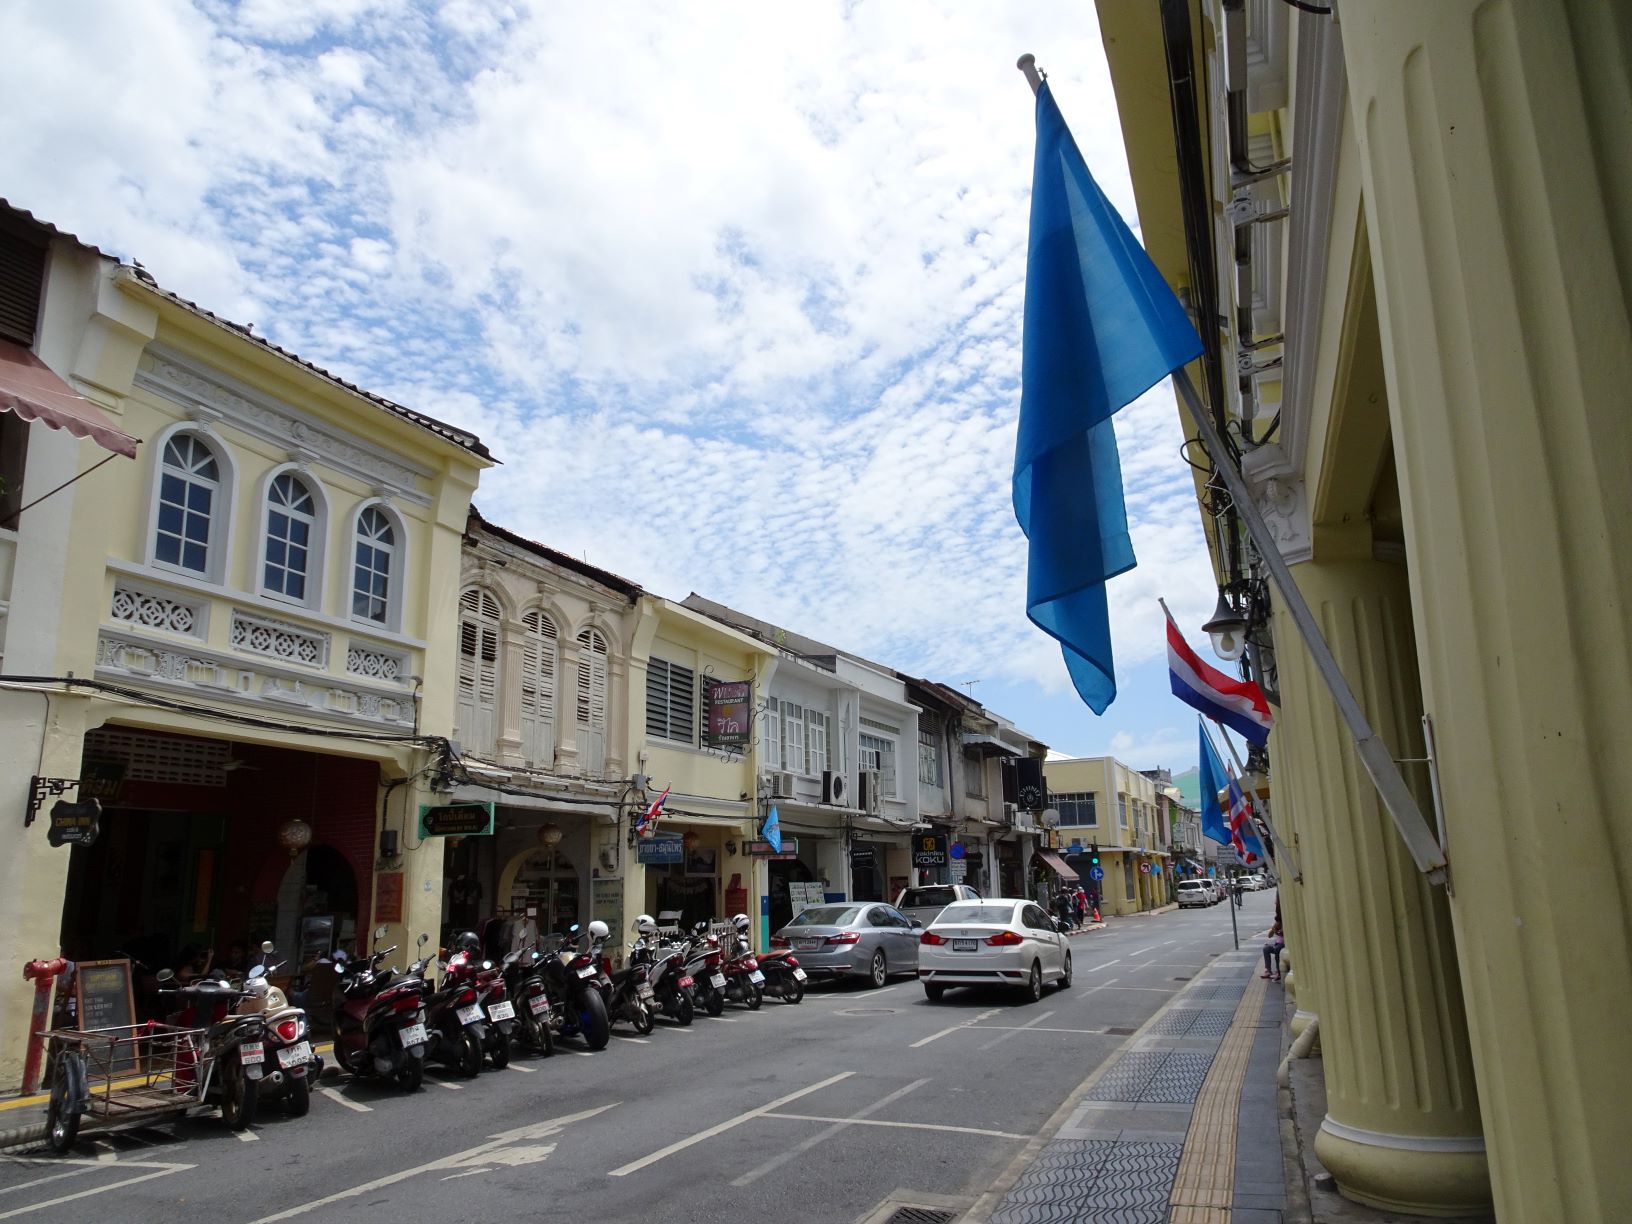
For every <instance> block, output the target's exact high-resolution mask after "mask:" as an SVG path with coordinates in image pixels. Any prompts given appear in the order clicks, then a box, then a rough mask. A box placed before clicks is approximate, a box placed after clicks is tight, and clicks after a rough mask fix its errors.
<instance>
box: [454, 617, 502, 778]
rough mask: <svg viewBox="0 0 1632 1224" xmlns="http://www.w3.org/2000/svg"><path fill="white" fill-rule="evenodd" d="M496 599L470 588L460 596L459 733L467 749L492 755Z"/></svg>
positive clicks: (495, 732)
mask: <svg viewBox="0 0 1632 1224" xmlns="http://www.w3.org/2000/svg"><path fill="white" fill-rule="evenodd" d="M499 621H500V611H499V601H498V600H497V599H495V598H494V597H493V595H492V593H491V592H488V591H484V590H482V589H481V588H480V587H472V588H471V589H470V590H468V591H466V592H465V593H464V594H463V595H461V596H460V597H459V713H458V733H459V739H460V742H461V743H462V744H463V745H464V747H465V750H466V751H467V752H474V753H478V754H481V755H485V756H492V755H493V751H494V748H495V747H496V745H497V742H498V735H499Z"/></svg>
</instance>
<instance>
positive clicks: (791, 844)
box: [742, 837, 799, 861]
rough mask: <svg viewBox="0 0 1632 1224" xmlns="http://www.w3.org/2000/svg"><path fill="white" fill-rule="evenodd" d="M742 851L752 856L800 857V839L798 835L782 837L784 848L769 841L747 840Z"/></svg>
mask: <svg viewBox="0 0 1632 1224" xmlns="http://www.w3.org/2000/svg"><path fill="white" fill-rule="evenodd" d="M742 852H743V853H744V854H746V855H748V856H749V857H750V858H764V859H777V860H779V861H786V860H787V859H794V858H798V857H799V839H798V838H797V837H784V838H783V839H782V849H780V850H778V849H777V848H776V847H775V846H773V845H771V843H770V842H768V841H751V842H746V843H745V844H744V845H743V848H742Z"/></svg>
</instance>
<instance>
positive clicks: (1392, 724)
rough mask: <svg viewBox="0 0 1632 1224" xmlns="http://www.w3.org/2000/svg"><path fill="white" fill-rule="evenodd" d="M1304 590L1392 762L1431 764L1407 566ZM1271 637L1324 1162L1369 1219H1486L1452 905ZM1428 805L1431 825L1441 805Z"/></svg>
mask: <svg viewBox="0 0 1632 1224" xmlns="http://www.w3.org/2000/svg"><path fill="white" fill-rule="evenodd" d="M1293 573H1294V575H1295V576H1296V577H1297V581H1298V585H1299V587H1300V589H1301V590H1302V591H1303V593H1304V595H1305V597H1306V598H1307V599H1308V601H1309V603H1310V606H1311V608H1312V609H1313V610H1314V612H1315V616H1316V619H1317V620H1318V621H1319V622H1320V624H1321V625H1322V627H1323V629H1324V631H1325V633H1326V635H1327V640H1328V641H1329V642H1330V643H1331V644H1332V647H1333V650H1334V651H1335V652H1336V653H1337V656H1338V662H1339V663H1340V665H1341V666H1342V668H1343V671H1344V674H1345V675H1346V676H1347V677H1348V679H1349V683H1350V684H1351V685H1352V686H1353V688H1354V691H1355V694H1356V696H1357V697H1358V698H1359V699H1360V701H1361V703H1362V705H1363V706H1365V707H1366V713H1367V716H1368V718H1369V719H1370V720H1371V722H1372V725H1373V726H1374V727H1375V728H1376V729H1377V731H1378V733H1379V734H1380V735H1382V736H1383V738H1384V740H1385V741H1387V742H1388V743H1389V744H1390V745H1391V746H1392V747H1393V749H1394V752H1395V755H1396V756H1403V757H1421V756H1422V755H1423V753H1422V736H1421V729H1420V728H1421V705H1420V698H1419V687H1418V682H1417V672H1416V662H1415V654H1414V651H1413V648H1412V637H1411V610H1410V596H1409V589H1408V584H1407V579H1406V573H1405V569H1404V567H1403V566H1399V565H1390V564H1385V563H1383V562H1377V561H1370V560H1360V561H1334V562H1308V563H1305V564H1302V565H1298V566H1296V567H1295V568H1294V570H1293ZM1275 629H1276V633H1275V643H1276V658H1277V663H1278V665H1279V669H1280V682H1281V693H1282V699H1283V701H1284V703H1285V709H1286V710H1287V711H1288V716H1287V717H1284V718H1283V719H1282V720H1281V724H1280V727H1279V729H1278V731H1277V735H1278V736H1279V737H1280V743H1281V746H1282V748H1283V750H1285V752H1284V755H1285V760H1284V761H1283V762H1281V764H1280V767H1279V770H1278V772H1280V773H1282V774H1283V775H1284V774H1289V775H1290V780H1291V781H1292V783H1293V789H1294V791H1295V793H1296V794H1297V796H1298V800H1297V803H1296V807H1297V812H1298V815H1297V820H1298V822H1299V826H1300V837H1299V844H1298V846H1297V848H1296V849H1295V850H1294V853H1295V854H1296V855H1297V856H1298V865H1299V867H1300V868H1301V869H1302V872H1303V889H1302V896H1301V910H1302V921H1301V923H1300V924H1299V925H1300V926H1301V930H1298V931H1297V932H1296V933H1297V935H1298V937H1299V939H1300V942H1299V943H1298V944H1297V945H1295V946H1294V948H1293V955H1294V956H1295V957H1296V958H1297V964H1298V975H1299V978H1300V980H1305V975H1306V971H1305V967H1306V966H1318V968H1317V969H1316V974H1315V978H1316V980H1317V981H1318V992H1319V996H1320V1000H1321V1013H1320V1024H1321V1037H1322V1042H1321V1048H1322V1059H1323V1063H1322V1066H1323V1070H1324V1073H1325V1079H1326V1096H1327V1114H1326V1119H1325V1121H1324V1122H1323V1123H1322V1124H1321V1128H1320V1133H1319V1134H1318V1135H1317V1136H1316V1138H1315V1151H1316V1153H1317V1154H1318V1155H1319V1156H1320V1159H1321V1162H1322V1163H1323V1164H1324V1165H1325V1166H1326V1168H1327V1169H1329V1170H1330V1171H1331V1172H1332V1174H1333V1176H1334V1177H1336V1179H1337V1183H1338V1187H1339V1189H1340V1190H1341V1191H1342V1192H1343V1193H1344V1194H1345V1195H1346V1196H1347V1197H1349V1198H1352V1199H1355V1200H1357V1201H1359V1202H1363V1203H1368V1204H1370V1205H1373V1206H1376V1207H1381V1208H1384V1209H1389V1210H1396V1211H1406V1212H1412V1213H1419V1214H1431V1215H1433V1214H1437V1215H1456V1214H1471V1213H1474V1212H1478V1211H1481V1210H1484V1209H1488V1206H1489V1202H1490V1186H1489V1174H1488V1171H1487V1169H1486V1165H1485V1151H1484V1140H1483V1137H1482V1134H1481V1131H1480V1124H1479V1104H1478V1098H1477V1094H1476V1092H1475V1089H1474V1080H1473V1067H1472V1060H1471V1054H1470V1051H1469V1048H1468V1042H1467V1034H1466V1029H1465V1023H1464V1019H1463V1014H1462V995H1461V989H1460V986H1459V983H1458V981H1457V976H1456V951H1455V947H1454V944H1453V941H1452V934H1451V925H1450V918H1449V914H1448V911H1447V904H1446V898H1445V894H1444V890H1443V889H1436V888H1434V887H1433V886H1432V885H1430V884H1429V883H1428V881H1427V879H1426V877H1424V876H1423V875H1422V874H1421V873H1420V872H1419V871H1417V869H1416V865H1415V864H1414V863H1413V861H1412V860H1411V857H1410V855H1409V853H1407V851H1406V848H1405V845H1404V843H1403V842H1401V840H1400V838H1399V835H1398V834H1397V833H1396V831H1395V829H1394V826H1393V822H1392V821H1391V820H1390V818H1389V816H1388V815H1387V813H1386V812H1385V811H1384V810H1383V809H1382V806H1381V803H1380V802H1379V800H1378V798H1377V794H1376V791H1375V790H1374V789H1373V787H1372V785H1371V782H1370V780H1369V779H1368V777H1367V776H1366V773H1365V771H1364V770H1363V769H1362V768H1361V766H1360V765H1359V762H1358V759H1357V757H1356V756H1355V753H1354V749H1353V741H1352V739H1351V738H1350V737H1349V735H1348V733H1347V731H1346V729H1345V726H1344V724H1343V722H1342V720H1341V718H1340V717H1339V715H1338V713H1337V707H1336V705H1335V703H1334V702H1333V701H1332V700H1331V697H1330V695H1329V693H1328V692H1327V690H1326V688H1325V685H1324V683H1323V682H1322V681H1321V679H1320V676H1319V674H1318V673H1317V672H1316V671H1315V670H1314V667H1313V665H1312V662H1311V660H1310V657H1309V654H1308V652H1307V650H1306V649H1305V648H1304V646H1303V643H1302V641H1301V639H1299V637H1298V635H1297V631H1296V629H1295V628H1294V627H1293V626H1292V625H1291V623H1290V621H1289V620H1287V619H1286V617H1285V614H1284V612H1281V613H1278V614H1277V623H1276V626H1275ZM1411 773H1412V774H1420V770H1414V771H1411ZM1408 776H1410V775H1408ZM1412 780H1413V781H1418V780H1420V779H1417V778H1413V779H1412ZM1418 790H1419V796H1418V797H1419V802H1420V803H1421V804H1422V805H1423V807H1424V809H1425V810H1429V811H1431V810H1432V804H1431V801H1430V799H1429V796H1428V794H1427V788H1426V787H1420V786H1419V787H1418ZM1283 810H1284V808H1283ZM1284 916H1285V913H1284V909H1283V917H1284ZM1306 948H1307V951H1306Z"/></svg>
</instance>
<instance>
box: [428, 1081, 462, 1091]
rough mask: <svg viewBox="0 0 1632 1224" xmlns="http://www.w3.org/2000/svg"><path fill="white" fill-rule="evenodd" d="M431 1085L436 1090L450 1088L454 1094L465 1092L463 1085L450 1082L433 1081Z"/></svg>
mask: <svg viewBox="0 0 1632 1224" xmlns="http://www.w3.org/2000/svg"><path fill="white" fill-rule="evenodd" d="M431 1083H433V1084H435V1085H436V1086H437V1087H438V1088H451V1089H452V1090H453V1091H454V1092H463V1091H464V1090H465V1086H464V1085H463V1084H455V1083H454V1082H453V1081H452V1080H445V1079H433V1080H432V1081H431Z"/></svg>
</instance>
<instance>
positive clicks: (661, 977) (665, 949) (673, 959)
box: [629, 914, 696, 1028]
mask: <svg viewBox="0 0 1632 1224" xmlns="http://www.w3.org/2000/svg"><path fill="white" fill-rule="evenodd" d="M635 934H636V935H638V936H639V938H638V939H637V940H636V941H635V942H634V943H633V944H632V945H630V949H629V959H630V963H631V964H644V965H645V966H646V980H647V982H648V983H650V985H651V988H652V999H651V1001H650V1002H649V1003H648V1004H647V1006H648V1008H649V1009H651V1010H654V1011H656V1012H659V1013H661V1014H662V1015H665V1016H668V1017H669V1018H670V1019H671V1020H673V1021H674V1022H675V1023H676V1024H678V1025H680V1026H681V1027H682V1028H684V1027H685V1026H686V1025H688V1024H690V1023H691V1021H692V1017H693V1016H694V1015H695V1014H696V1002H695V1000H694V999H693V997H692V987H693V986H694V985H695V983H694V982H693V980H692V978H691V976H690V975H689V974H688V973H687V972H686V958H687V955H688V954H689V952H690V950H691V944H690V942H689V941H687V940H684V939H672V940H663V941H660V940H659V939H658V926H657V923H655V922H654V921H652V918H651V916H650V915H648V914H642V915H640V917H638V918H636V919H635Z"/></svg>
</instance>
